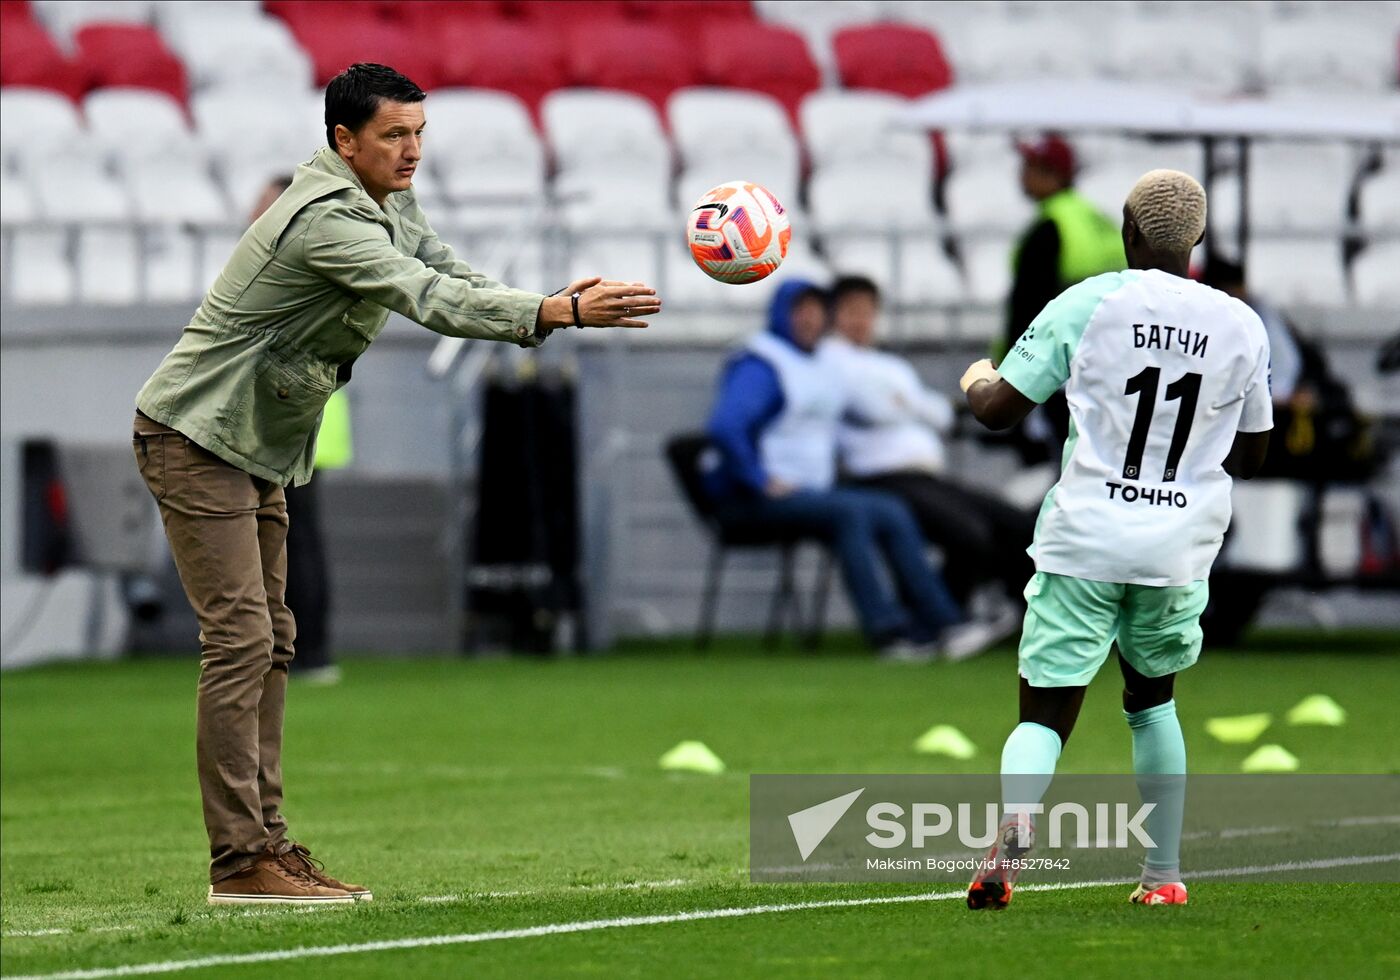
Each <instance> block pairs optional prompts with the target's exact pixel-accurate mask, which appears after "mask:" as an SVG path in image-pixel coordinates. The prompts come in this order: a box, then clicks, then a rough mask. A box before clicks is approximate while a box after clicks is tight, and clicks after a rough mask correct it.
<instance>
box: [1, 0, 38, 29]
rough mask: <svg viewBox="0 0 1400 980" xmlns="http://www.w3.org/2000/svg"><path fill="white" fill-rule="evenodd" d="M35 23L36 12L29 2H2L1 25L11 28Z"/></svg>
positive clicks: (4, 0) (7, 0) (5, 0)
mask: <svg viewBox="0 0 1400 980" xmlns="http://www.w3.org/2000/svg"><path fill="white" fill-rule="evenodd" d="M24 21H30V22H33V21H34V11H33V10H31V9H30V7H29V0H0V24H3V25H4V26H5V27H6V28H9V27H10V25H11V24H15V23H21V22H24Z"/></svg>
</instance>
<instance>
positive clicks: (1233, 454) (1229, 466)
mask: <svg viewBox="0 0 1400 980" xmlns="http://www.w3.org/2000/svg"><path fill="white" fill-rule="evenodd" d="M1269 435H1270V433H1269V432H1267V431H1265V432H1236V433H1235V442H1234V445H1232V446H1231V447H1230V455H1228V456H1226V457H1225V472H1226V473H1229V474H1230V475H1231V476H1233V477H1234V478H1235V479H1237V480H1252V479H1253V478H1254V477H1255V476H1257V475H1258V473H1259V470H1260V469H1262V468H1263V466H1264V457H1265V456H1267V455H1268V454H1269Z"/></svg>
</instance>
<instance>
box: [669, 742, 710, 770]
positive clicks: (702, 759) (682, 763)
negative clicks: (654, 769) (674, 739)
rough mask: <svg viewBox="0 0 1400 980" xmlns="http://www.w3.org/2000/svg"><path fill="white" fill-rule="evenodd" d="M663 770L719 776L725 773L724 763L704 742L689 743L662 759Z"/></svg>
mask: <svg viewBox="0 0 1400 980" xmlns="http://www.w3.org/2000/svg"><path fill="white" fill-rule="evenodd" d="M661 768H662V769H671V770H675V771H678V772H703V773H705V774H706V775H709V776H717V775H719V774H720V773H722V772H724V762H723V760H721V759H720V757H719V756H717V755H715V754H714V752H712V751H710V747H709V746H708V745H706V744H705V743H704V742H695V741H687V742H681V743H680V744H679V745H677V746H676V747H675V748H674V749H672V750H671V751H670V752H667V753H666V754H665V755H663V756H662V757H661Z"/></svg>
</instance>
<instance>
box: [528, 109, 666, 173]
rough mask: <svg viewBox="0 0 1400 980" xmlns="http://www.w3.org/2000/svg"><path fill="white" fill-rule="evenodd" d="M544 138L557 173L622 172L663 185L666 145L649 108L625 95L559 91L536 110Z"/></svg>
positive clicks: (658, 123)
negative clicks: (555, 163) (541, 122)
mask: <svg viewBox="0 0 1400 980" xmlns="http://www.w3.org/2000/svg"><path fill="white" fill-rule="evenodd" d="M540 118H541V119H542V121H543V123H544V132H545V138H546V139H547V140H548V142H549V145H550V148H551V149H552V150H553V151H554V159H555V160H556V161H557V162H558V165H559V172H560V173H561V174H568V175H571V176H578V175H581V174H589V173H600V172H601V173H611V174H621V173H627V174H632V175H635V176H636V177H637V178H638V179H639V180H651V181H656V182H663V183H664V182H667V181H669V179H670V176H671V147H670V145H669V144H668V143H667V142H666V134H665V133H664V132H663V131H662V128H661V119H660V117H658V116H657V114H656V110H655V109H654V108H653V107H652V104H651V103H650V102H648V101H647V100H646V99H644V98H642V97H641V96H639V95H633V94H631V93H630V92H613V91H605V90H602V89H562V90H560V91H557V92H553V93H551V94H549V95H547V96H546V97H545V99H544V101H543V103H541V106H540Z"/></svg>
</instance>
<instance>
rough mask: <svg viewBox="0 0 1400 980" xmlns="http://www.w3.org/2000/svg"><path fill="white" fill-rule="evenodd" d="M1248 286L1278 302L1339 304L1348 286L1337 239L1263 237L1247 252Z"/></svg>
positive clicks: (1344, 299)
mask: <svg viewBox="0 0 1400 980" xmlns="http://www.w3.org/2000/svg"><path fill="white" fill-rule="evenodd" d="M1245 268H1246V269H1247V270H1248V275H1249V288H1250V289H1251V291H1253V292H1255V293H1257V294H1258V295H1260V296H1267V297H1269V299H1270V300H1271V301H1273V302H1275V303H1279V304H1282V305H1284V306H1288V305H1290V304H1294V303H1303V304H1309V303H1310V304H1313V305H1319V306H1340V305H1342V304H1344V303H1345V302H1346V299H1347V287H1346V279H1345V275H1344V273H1343V271H1342V259H1341V245H1340V244H1339V243H1338V242H1337V241H1336V240H1335V239H1331V240H1329V239H1319V238H1282V239H1279V238H1264V239H1256V240H1253V241H1251V242H1250V243H1249V249H1248V251H1246V253H1245Z"/></svg>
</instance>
